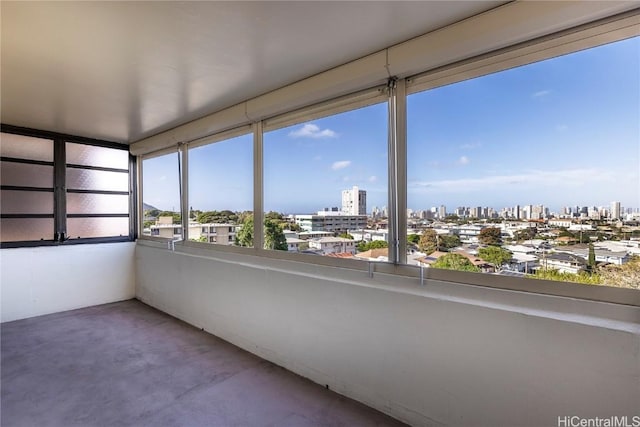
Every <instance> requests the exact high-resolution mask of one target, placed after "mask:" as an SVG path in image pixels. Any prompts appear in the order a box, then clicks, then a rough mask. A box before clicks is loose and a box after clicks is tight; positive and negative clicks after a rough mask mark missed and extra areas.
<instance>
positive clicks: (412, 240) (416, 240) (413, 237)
mask: <svg viewBox="0 0 640 427" xmlns="http://www.w3.org/2000/svg"><path fill="white" fill-rule="evenodd" d="M407 242H409V243H413V244H414V245H417V244H418V243H419V242H420V236H419V235H417V234H409V235H408V236H407Z"/></svg>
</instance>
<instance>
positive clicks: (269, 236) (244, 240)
mask: <svg viewBox="0 0 640 427" xmlns="http://www.w3.org/2000/svg"><path fill="white" fill-rule="evenodd" d="M253 231H254V230H253V217H249V218H247V219H246V220H245V221H244V222H243V223H242V227H240V229H239V230H238V232H237V233H236V244H237V245H238V246H253ZM264 248H265V249H272V250H276V251H286V250H287V249H288V247H287V239H286V238H285V237H284V233H283V232H282V228H280V226H279V225H278V224H277V223H276V222H274V221H272V220H269V219H265V221H264Z"/></svg>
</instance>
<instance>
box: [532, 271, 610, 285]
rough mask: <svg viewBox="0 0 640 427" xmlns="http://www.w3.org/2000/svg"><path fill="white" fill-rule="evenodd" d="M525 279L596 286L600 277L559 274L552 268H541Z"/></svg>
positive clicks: (596, 275)
mask: <svg viewBox="0 0 640 427" xmlns="http://www.w3.org/2000/svg"><path fill="white" fill-rule="evenodd" d="M527 277H529V278H531V279H544V280H554V281H557V282H574V283H583V284H585V285H598V284H600V283H601V279H600V275H598V274H589V273H585V272H580V273H578V274H573V273H564V272H559V271H558V270H555V269H552V268H541V269H540V270H537V271H536V272H535V273H534V274H529V275H527Z"/></svg>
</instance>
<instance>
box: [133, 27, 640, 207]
mask: <svg viewBox="0 0 640 427" xmlns="http://www.w3.org/2000/svg"><path fill="white" fill-rule="evenodd" d="M407 110H408V111H407V126H408V160H407V163H408V207H409V208H412V209H415V210H417V209H429V208H431V207H432V206H439V205H441V204H444V205H446V206H447V210H448V211H449V212H451V211H453V209H454V208H455V207H457V206H489V207H493V208H495V209H497V210H499V209H501V208H503V207H506V206H514V205H516V204H519V205H526V204H544V205H545V206H549V207H550V208H551V210H552V211H558V210H559V209H560V208H561V207H563V206H575V205H580V206H609V204H610V202H611V201H614V200H616V201H620V202H622V206H623V207H633V208H638V207H640V40H639V39H638V38H634V39H630V40H626V41H622V42H618V43H614V44H610V45H606V46H602V47H598V48H594V49H590V50H587V51H583V52H577V53H574V54H570V55H565V56H563V57H560V58H555V59H550V60H547V61H543V62H539V63H536V64H531V65H528V66H523V67H519V68H515V69H512V70H507V71H503V72H500V73H496V74H492V75H489V76H484V77H480V78H476V79H473V80H468V81H465V82H460V83H456V84H452V85H448V86H444V87H440V88H437V89H432V90H429V91H425V92H421V93H417V94H413V95H410V96H409V98H408V105H407ZM386 115H387V105H386V103H383V104H378V105H374V106H370V107H366V108H363V109H359V110H355V111H350V112H347V113H343V114H339V115H336V116H332V117H327V118H323V119H319V120H314V121H313V122H310V123H303V124H299V125H295V126H291V127H288V128H284V129H280V130H276V131H272V132H268V133H266V134H265V135H264V205H265V210H276V211H280V212H285V213H311V212H315V211H317V210H320V209H322V208H324V207H331V206H340V203H341V191H342V190H343V189H346V188H350V187H351V186H353V185H358V186H359V187H360V188H361V189H364V190H366V191H367V199H368V200H367V201H368V203H367V209H368V211H369V212H370V211H371V209H372V207H373V206H378V207H380V208H381V207H382V206H385V205H386V204H387V116H386ZM175 156H176V155H175V154H173V155H171V156H168V157H171V158H170V159H169V158H157V159H150V160H147V161H145V163H144V170H145V172H144V184H143V185H144V189H145V194H144V200H145V202H146V203H149V204H152V205H154V206H157V207H159V208H162V209H171V208H172V207H175V208H176V209H177V207H178V185H177V182H178V180H177V160H176V158H175ZM252 162H253V160H252V142H251V136H250V135H246V136H242V137H239V138H235V139H233V140H228V141H224V142H220V143H216V144H213V145H210V146H206V147H202V148H197V149H193V150H191V152H190V186H191V188H190V204H191V206H192V207H193V208H195V209H202V210H213V209H216V210H222V209H230V210H251V209H252V200H253V195H252V191H253V182H252V180H253V178H252V170H253V166H252Z"/></svg>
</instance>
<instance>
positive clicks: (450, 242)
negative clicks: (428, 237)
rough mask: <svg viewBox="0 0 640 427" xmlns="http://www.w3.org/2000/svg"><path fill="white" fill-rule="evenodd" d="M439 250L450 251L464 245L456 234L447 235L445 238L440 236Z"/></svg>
mask: <svg viewBox="0 0 640 427" xmlns="http://www.w3.org/2000/svg"><path fill="white" fill-rule="evenodd" d="M437 240H439V242H438V250H445V251H449V250H450V249H453V248H457V247H458V246H460V245H461V244H462V242H461V241H460V238H459V237H458V236H456V235H455V234H445V235H444V236H438V239H437Z"/></svg>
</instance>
